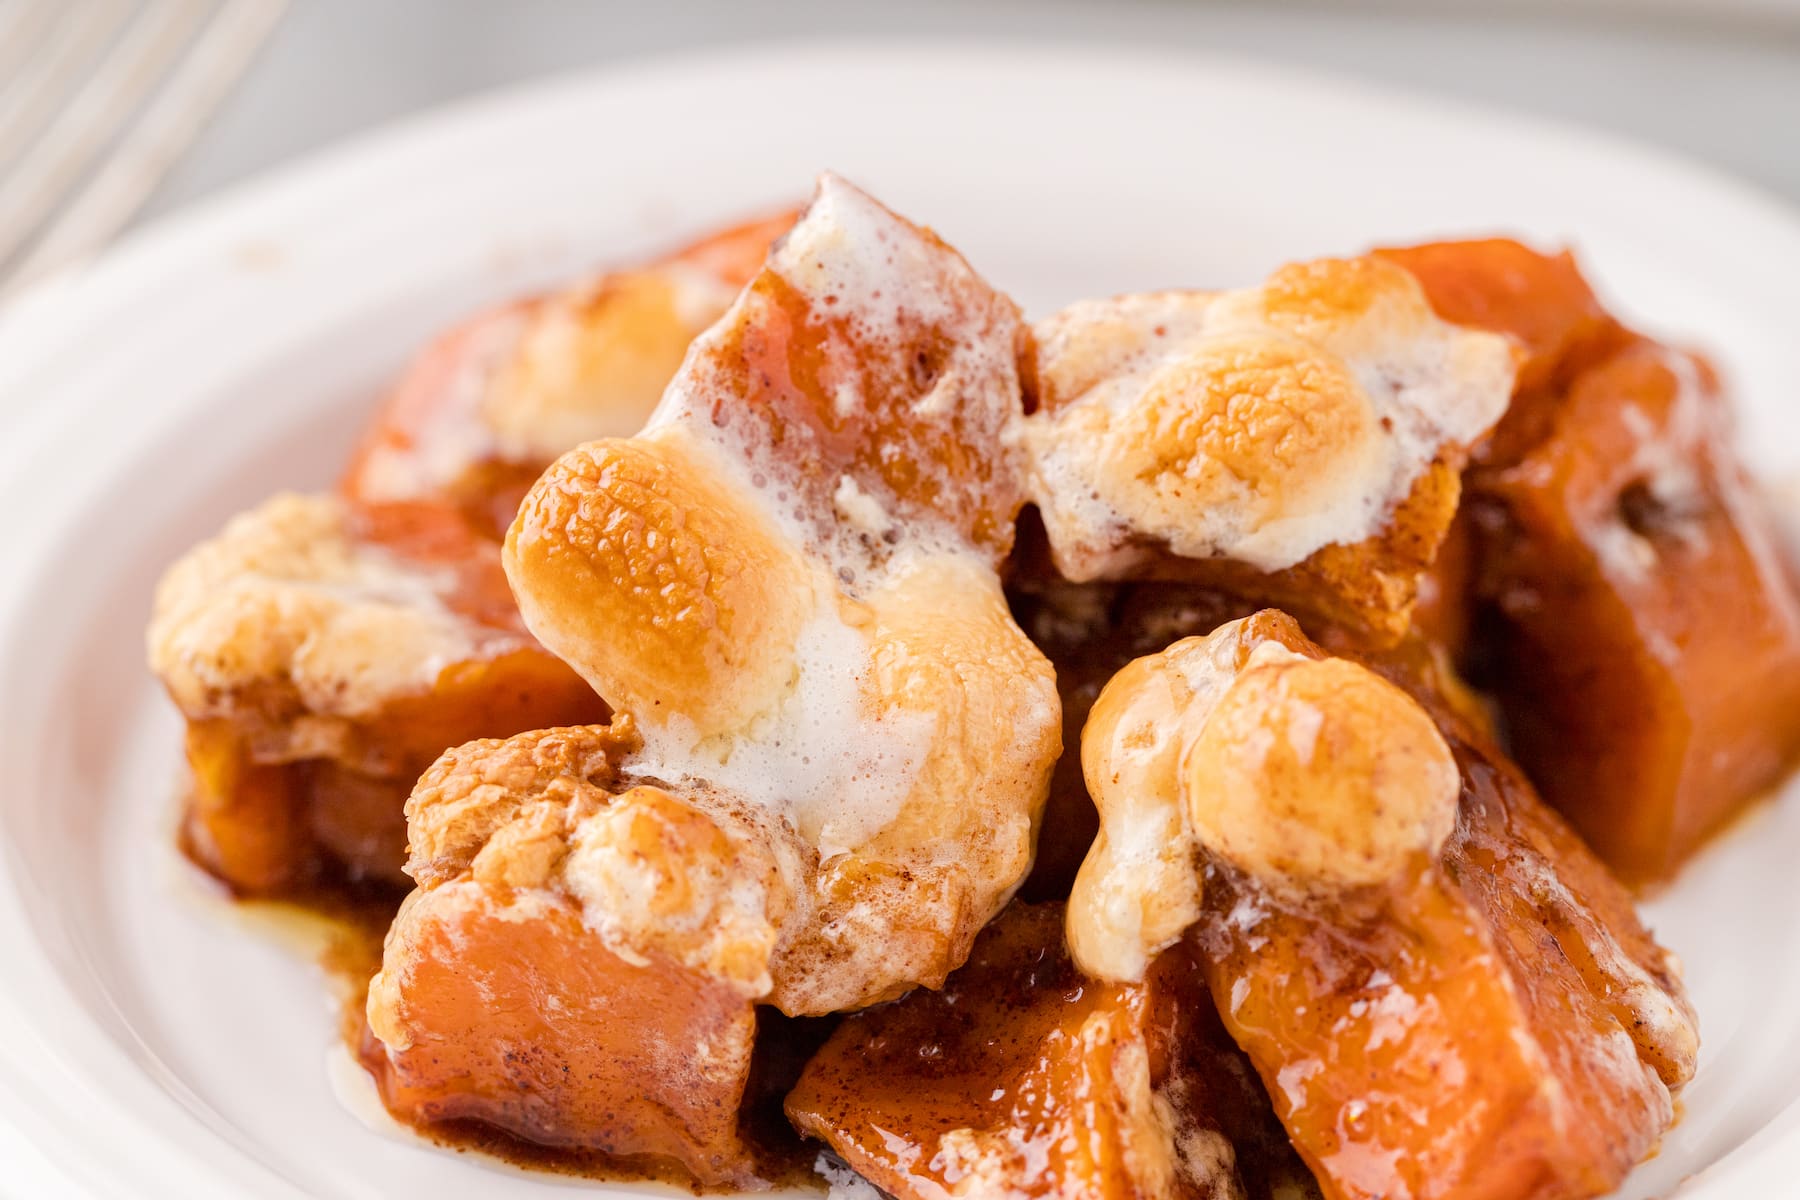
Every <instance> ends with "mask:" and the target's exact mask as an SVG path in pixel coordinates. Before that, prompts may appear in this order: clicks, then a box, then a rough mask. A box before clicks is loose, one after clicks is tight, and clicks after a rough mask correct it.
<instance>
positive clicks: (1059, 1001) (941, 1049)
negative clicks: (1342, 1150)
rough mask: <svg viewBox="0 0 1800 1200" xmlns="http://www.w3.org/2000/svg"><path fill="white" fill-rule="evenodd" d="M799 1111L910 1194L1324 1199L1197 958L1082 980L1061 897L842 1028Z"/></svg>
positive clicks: (1031, 909) (829, 1139) (869, 1174)
mask: <svg viewBox="0 0 1800 1200" xmlns="http://www.w3.org/2000/svg"><path fill="white" fill-rule="evenodd" d="M787 1109H788V1113H789V1115H790V1116H791V1117H792V1119H793V1121H794V1123H795V1125H796V1126H798V1127H799V1128H800V1129H801V1130H802V1131H803V1132H805V1133H807V1134H809V1135H810V1136H813V1137H816V1138H819V1139H820V1140H821V1141H823V1142H825V1143H826V1145H828V1146H830V1147H831V1149H832V1150H833V1151H834V1152H836V1153H837V1154H838V1155H839V1156H840V1157H842V1158H843V1159H844V1161H845V1162H847V1163H849V1164H850V1166H852V1167H853V1168H855V1169H856V1171H857V1172H858V1173H860V1174H861V1175H862V1176H863V1177H864V1178H865V1179H868V1180H869V1181H870V1182H872V1183H874V1184H876V1185H877V1186H878V1187H880V1188H882V1189H883V1190H884V1191H886V1192H888V1193H890V1194H891V1195H894V1196H897V1197H900V1200H947V1198H948V1197H950V1196H956V1195H970V1194H978V1195H982V1196H1000V1197H1008V1196H1010V1197H1020V1198H1023V1197H1069V1198H1074V1197H1112V1198H1118V1200H1125V1198H1129V1197H1142V1198H1144V1200H1150V1198H1152V1197H1157V1198H1162V1197H1170V1198H1173V1197H1182V1198H1185V1200H1237V1198H1239V1197H1247V1198H1249V1200H1269V1198H1272V1197H1274V1196H1276V1195H1284V1196H1288V1197H1291V1198H1292V1200H1302V1198H1304V1197H1307V1196H1312V1195H1316V1194H1317V1193H1316V1191H1315V1190H1314V1189H1313V1188H1312V1186H1311V1182H1312V1181H1311V1180H1310V1178H1308V1177H1307V1176H1306V1172H1305V1168H1304V1167H1302V1166H1301V1165H1300V1164H1299V1162H1298V1161H1297V1160H1296V1159H1295V1158H1294V1156H1293V1152H1292V1150H1291V1149H1290V1148H1289V1147H1288V1145H1287V1142H1286V1139H1285V1137H1284V1136H1283V1135H1282V1133H1281V1128H1280V1126H1279V1125H1278V1124H1277V1123H1276V1122H1275V1120H1274V1117H1273V1115H1272V1114H1271V1113H1270V1112H1269V1108H1268V1099H1267V1097H1266V1096H1265V1095H1264V1094H1263V1091H1262V1087H1261V1085H1260V1083H1258V1081H1257V1080H1256V1078H1255V1075H1254V1073H1253V1072H1252V1071H1251V1069H1250V1066H1249V1064H1248V1062H1247V1061H1246V1060H1244V1059H1243V1058H1242V1056H1241V1055H1239V1054H1238V1052H1237V1050H1236V1048H1235V1047H1234V1046H1232V1044H1231V1042H1230V1040H1229V1039H1228V1038H1227V1037H1226V1036H1225V1033H1224V1030H1223V1028H1222V1027H1221V1026H1220V1024H1219V1020H1218V1016H1217V1014H1216V1012H1215V1011H1214V1010H1213V1007H1212V1000H1211V997H1210V996H1209V995H1208V994H1207V992H1206V984H1205V981H1204V979H1203V978H1202V977H1201V975H1200V972H1199V969H1198V966H1197V964H1196V962H1195V960H1194V958H1193V957H1192V955H1191V954H1190V953H1189V952H1188V951H1187V950H1186V948H1184V947H1177V948H1176V949H1174V950H1171V951H1170V952H1169V953H1168V954H1166V955H1165V956H1163V957H1162V958H1160V959H1158V961H1157V963H1156V966H1155V968H1154V969H1153V970H1152V971H1151V972H1150V974H1149V975H1148V976H1147V977H1146V978H1145V980H1144V981H1143V982H1141V983H1136V984H1102V983H1098V982H1096V981H1094V980H1091V979H1086V978H1084V977H1083V976H1082V975H1081V973H1080V972H1079V971H1077V970H1076V969H1075V967H1074V964H1073V963H1071V962H1070V960H1069V957H1068V954H1067V952H1066V951H1065V950H1064V949H1063V946H1062V906H1061V905H1057V904H1044V905H1030V904H1014V905H1012V906H1011V907H1010V908H1008V909H1007V910H1006V911H1005V912H1004V913H1002V914H1001V915H1000V917H999V918H998V919H997V920H995V922H994V923H993V924H992V925H990V926H989V927H988V928H987V929H986V930H985V931H984V932H983V933H982V935H981V938H980V939H979V940H978V941H977V943H976V946H975V950H974V952H973V953H972V954H971V955H970V958H969V961H968V963H967V964H966V965H964V966H963V967H962V968H961V969H959V970H958V971H957V972H956V973H955V974H954V975H952V976H951V977H950V979H949V981H948V982H947V983H946V984H945V986H944V989H943V990H942V991H941V992H932V991H917V992H914V993H912V994H911V995H909V996H908V997H906V998H905V999H904V1000H902V1001H900V1002H899V1003H898V1004H895V1005H891V1006H888V1007H885V1008H879V1009H874V1010H871V1011H869V1012H867V1013H862V1014H858V1015H856V1016H854V1017H851V1018H849V1019H848V1020H846V1021H844V1022H843V1023H842V1024H841V1025H839V1027H838V1028H837V1030H836V1032H835V1033H833V1035H832V1037H831V1039H830V1040H829V1041H828V1042H827V1043H826V1044H825V1046H824V1047H823V1048H822V1049H821V1050H820V1051H819V1053H818V1054H817V1055H815V1056H814V1057H813V1059H812V1060H811V1061H810V1062H809V1063H808V1064H807V1067H806V1070H805V1071H804V1072H803V1073H802V1075H801V1078H800V1081H799V1083H798V1085H797V1086H796V1087H795V1089H794V1090H793V1091H792V1092H791V1093H789V1095H788V1100H787ZM1284 1187H1285V1188H1287V1189H1291V1190H1286V1191H1283V1190H1281V1189H1282V1188H1284Z"/></svg>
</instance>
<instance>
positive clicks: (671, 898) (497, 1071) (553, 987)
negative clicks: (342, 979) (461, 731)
mask: <svg viewBox="0 0 1800 1200" xmlns="http://www.w3.org/2000/svg"><path fill="white" fill-rule="evenodd" d="M634 746H635V736H634V735H633V734H632V733H631V732H630V729H629V724H628V723H627V724H624V725H620V726H615V727H611V728H607V727H583V728H574V729H557V730H545V731H542V732H539V733H535V734H527V735H524V736H522V737H518V738H513V739H510V740H507V741H484V742H474V743H470V744H469V745H467V746H463V747H460V748H458V749H456V750H453V751H451V752H449V753H447V754H446V755H445V756H444V757H443V759H441V760H440V761H439V762H438V763H437V764H435V765H434V766H433V767H432V769H431V770H430V771H428V772H426V774H425V776H424V777H423V778H422V779H421V780H420V782H419V787H418V790H417V791H416V792H415V793H414V795H413V797H412V800H411V801H410V802H409V810H410V811H409V817H410V818H411V827H412V833H413V849H412V854H413V857H412V861H411V863H410V864H409V867H408V869H409V871H410V872H411V873H412V874H413V876H414V877H415V878H416V879H418V880H419V883H420V886H419V889H418V890H417V891H415V892H414V893H413V894H412V895H411V896H410V897H409V898H408V899H407V901H406V903H405V905H404V906H403V907H402V909H401V912H400V915H399V916H398V917H397V918H396V919H395V921H394V925H393V927H392V929H391V930H390V931H389V933H388V938H387V945H386V948H385V952H384V955H383V963H382V969H381V972H380V973H379V974H378V975H377V976H376V977H375V980H374V982H373V983H372V984H371V985H370V988H369V1001H368V1022H369V1029H370V1031H371V1037H370V1038H369V1039H368V1041H367V1042H366V1044H365V1047H364V1056H365V1061H366V1062H367V1063H368V1065H369V1067H370V1070H371V1072H372V1073H373V1074H374V1076H375V1078H376V1080H377V1082H378V1083H379V1085H380V1087H381V1092H382V1096H383V1099H384V1101H385V1102H386V1104H387V1105H388V1107H389V1109H390V1110H392V1111H393V1112H394V1113H395V1114H396V1115H398V1116H400V1117H401V1118H402V1119H404V1120H407V1121H410V1122H412V1123H415V1124H421V1125H429V1124H432V1123H436V1122H443V1121H458V1120H464V1121H467V1120H474V1121H480V1122H483V1123H485V1124H487V1125H490V1126H493V1127H496V1128H499V1129H501V1130H504V1131H505V1132H507V1133H509V1134H511V1135H513V1136H515V1137H518V1138H521V1139H524V1140H526V1141H528V1142H532V1143H535V1144H538V1145H541V1146H550V1147H558V1148H563V1149H572V1150H580V1151H587V1152H592V1153H598V1154H600V1155H602V1156H604V1157H605V1158H606V1159H607V1160H609V1161H610V1162H611V1163H612V1164H613V1165H614V1166H615V1167H626V1168H632V1169H636V1170H639V1171H649V1172H651V1173H661V1174H672V1175H673V1177H675V1178H678V1179H692V1180H693V1181H695V1182H698V1183H702V1184H707V1185H729V1186H733V1187H756V1186H760V1185H762V1184H763V1183H764V1182H765V1168H764V1167H763V1166H762V1165H760V1164H759V1162H758V1160H757V1156H756V1154H755V1151H754V1148H753V1147H752V1146H751V1145H750V1144H749V1143H748V1142H747V1141H746V1140H745V1138H744V1136H743V1131H742V1130H741V1128H740V1111H739V1110H740V1106H741V1103H742V1101H743V1098H744V1093H745V1088H746V1086H747V1083H748V1080H749V1077H750V1071H751V1052H752V1045H753V1040H754V1037H755V1032H756V1016H755V1001H756V999H757V998H758V997H759V996H760V995H762V994H763V993H764V992H766V990H767V987H768V977H767V969H766V962H767V957H768V952H769V945H768V943H769V941H770V940H771V938H772V931H771V930H770V928H769V926H768V924H767V922H766V920H765V919H764V913H765V911H767V910H768V909H769V908H771V907H772V908H775V909H776V910H778V909H779V904H780V901H779V899H776V900H774V901H772V902H771V901H770V900H769V898H768V897H767V896H766V895H762V894H760V893H761V891H762V889H770V890H776V889H779V886H780V884H779V879H778V873H777V872H776V870H775V868H774V866H773V864H771V863H769V862H768V861H766V860H764V859H761V858H760V857H759V854H758V851H757V849H756V847H755V844H754V842H753V841H752V840H751V839H749V838H748V837H747V836H746V831H745V830H744V829H743V828H742V827H741V826H739V825H737V824H735V823H734V822H733V821H732V820H731V818H730V816H729V815H723V814H718V813H709V812H708V811H707V809H706V806H705V798H704V797H702V798H699V799H698V800H690V799H689V798H685V797H680V796H675V795H671V794H669V793H667V792H665V791H663V790H662V789H660V788H657V787H655V786H652V785H645V784H641V783H635V782H634V781H632V780H631V779H629V778H628V777H626V776H623V775H621V773H620V769H619V768H620V764H621V763H622V762H623V761H624V760H625V759H626V758H627V757H628V755H629V752H630V750H631V749H632V748H633V747H634ZM759 864H760V865H759ZM621 891H625V892H629V893H631V894H632V895H633V897H634V900H635V902H636V904H637V905H638V907H637V909H635V910H628V909H627V907H626V906H623V905H620V904H618V903H617V902H616V901H615V902H614V903H613V904H612V906H611V912H610V915H611V916H612V917H614V918H615V919H614V920H613V921H612V922H611V923H610V924H607V923H599V922H596V921H595V920H594V917H593V914H592V913H591V912H590V911H588V910H589V909H591V907H592V906H593V905H594V904H595V903H602V904H604V903H606V901H607V900H608V899H609V898H611V897H615V896H616V895H617V894H618V893H619V892H621Z"/></svg>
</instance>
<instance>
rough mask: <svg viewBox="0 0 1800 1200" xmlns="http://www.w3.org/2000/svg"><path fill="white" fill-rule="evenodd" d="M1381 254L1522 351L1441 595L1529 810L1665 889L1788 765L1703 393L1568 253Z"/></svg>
mask: <svg viewBox="0 0 1800 1200" xmlns="http://www.w3.org/2000/svg"><path fill="white" fill-rule="evenodd" d="M1383 253H1384V254H1385V255H1386V256H1387V257H1390V258H1391V259H1392V260H1393V261H1395V262H1398V263H1400V264H1401V265H1403V266H1405V267H1406V268H1407V269H1408V270H1410V271H1412V272H1413V273H1414V274H1416V275H1417V276H1418V278H1419V279H1420V281H1421V282H1422V283H1423V284H1424V286H1425V289H1426V292H1427V294H1428V295H1429V296H1430V297H1431V300H1432V303H1433V304H1434V305H1435V306H1436V307H1437V308H1438V309H1439V311H1440V312H1441V313H1442V315H1443V316H1444V317H1445V318H1446V319H1449V320H1453V321H1459V322H1463V323H1466V324H1469V325H1471V326H1476V327H1481V328H1487V329H1494V330H1499V331H1504V332H1507V333H1510V334H1512V335H1514V336H1515V337H1517V338H1518V339H1520V341H1521V343H1522V344H1523V345H1525V346H1526V347H1527V348H1528V350H1529V355H1530V357H1529V358H1528V360H1527V362H1526V364H1525V367H1524V369H1523V370H1522V371H1521V374H1520V380H1519V390H1518V394H1517V395H1516V396H1515V398H1514V401H1513V406H1512V410H1511V411H1510V412H1509V415H1508V417H1507V419H1506V420H1505V422H1503V423H1502V425H1501V426H1500V428H1499V429H1498V430H1496V431H1495V434H1494V436H1493V438H1492V439H1491V440H1490V442H1489V443H1488V444H1487V445H1486V446H1484V447H1482V448H1481V449H1480V450H1479V451H1478V453H1477V455H1476V462H1475V465H1474V466H1473V467H1471V469H1470V470H1469V472H1468V473H1467V476H1466V479H1465V486H1466V488H1467V490H1468V493H1469V500H1468V504H1467V506H1466V508H1467V511H1466V513H1465V521H1466V523H1467V525H1468V526H1469V528H1470V531H1471V540H1472V543H1473V545H1472V549H1471V552H1470V557H1471V559H1472V562H1471V565H1470V567H1469V569H1468V570H1467V571H1466V573H1465V580H1466V582H1465V585H1464V586H1465V592H1464V594H1463V595H1462V596H1460V597H1457V598H1456V600H1455V603H1460V604H1462V605H1463V606H1465V608H1479V609H1481V610H1483V611H1484V612H1485V613H1487V614H1490V615H1491V616H1493V617H1495V618H1497V619H1495V620H1492V621H1489V622H1486V624H1487V625H1489V626H1491V628H1492V634H1493V635H1492V637H1491V639H1489V641H1488V642H1487V643H1486V644H1477V645H1475V646H1473V647H1471V648H1470V651H1469V653H1470V655H1471V657H1473V658H1475V659H1476V660H1477V668H1478V669H1479V671H1480V674H1481V676H1482V682H1483V683H1485V684H1487V685H1489V686H1491V687H1492V688H1493V690H1494V691H1495V693H1496V696H1497V698H1498V700H1499V703H1500V706H1501V708H1502V710H1503V711H1504V713H1505V715H1506V718H1507V722H1508V724H1509V726H1510V728H1511V731H1512V735H1513V746H1514V749H1515V751H1516V753H1517V754H1518V756H1519V760H1520V762H1521V763H1522V764H1523V766H1524V767H1525V769H1526V770H1527V771H1528V772H1529V773H1530V775H1531V777H1532V779H1533V781H1534V782H1535V783H1536V784H1537V786H1538V788H1539V789H1540V790H1541V791H1542V793H1543V794H1544V796H1545V798H1546V799H1547V800H1549V801H1550V802H1551V803H1552V804H1554V805H1555V806H1556V807H1557V808H1558V809H1559V810H1560V811H1561V812H1563V813H1564V814H1565V815H1566V816H1567V817H1568V818H1569V819H1570V820H1571V821H1572V822H1573V823H1574V825H1575V826H1576V828H1577V829H1579V830H1580V831H1581V833H1582V835H1583V837H1584V838H1586V839H1587V841H1588V843H1589V844H1590V845H1592V846H1593V847H1594V848H1595V850H1596V851H1597V852H1598V853H1599V854H1600V856H1601V857H1602V858H1603V859H1605V860H1606V862H1607V863H1608V865H1610V866H1611V867H1612V868H1613V869H1614V870H1615V871H1617V872H1618V873H1619V874H1620V875H1621V876H1622V877H1623V878H1624V879H1625V880H1626V881H1627V882H1629V883H1632V884H1634V885H1638V886H1646V885H1654V884H1657V883H1660V882H1662V881H1665V880H1667V879H1669V878H1670V877H1671V876H1673V875H1674V874H1675V872H1676V871H1677V870H1678V869H1679V868H1680V867H1681V865H1682V864H1683V863H1684V862H1685V861H1686V860H1687V859H1688V858H1689V857H1691V856H1692V855H1693V854H1694V853H1695V851H1696V850H1697V849H1698V848H1699V847H1700V846H1702V845H1703V844H1705V842H1706V841H1707V839H1708V838H1710V837H1711V836H1712V835H1713V834H1715V833H1717V832H1718V831H1719V830H1721V829H1722V828H1724V827H1726V826H1727V825H1728V824H1729V823H1730V822H1731V821H1732V820H1733V818H1735V817H1736V816H1737V815H1738V814H1740V813H1742V812H1743V811H1744V810H1745V808H1746V807H1747V806H1749V805H1750V804H1751V803H1753V802H1754V801H1755V800H1757V799H1758V798H1760V797H1761V796H1763V795H1764V794H1766V792H1767V791H1768V790H1769V789H1770V788H1771V787H1773V786H1774V785H1775V784H1776V783H1777V782H1779V781H1780V780H1781V779H1782V778H1783V777H1784V776H1785V775H1786V774H1787V773H1788V772H1789V771H1790V770H1791V769H1792V767H1793V764H1794V763H1795V761H1796V760H1797V759H1800V599H1797V594H1796V591H1795V585H1794V578H1793V571H1792V568H1791V565H1790V564H1789V563H1788V562H1787V561H1786V560H1785V559H1784V556H1783V549H1782V546H1781V544H1780V541H1779V535H1778V533H1777V532H1776V530H1775V529H1774V528H1773V525H1772V522H1771V520H1770V518H1769V515H1768V513H1767V512H1766V510H1765V508H1764V505H1763V503H1762V501H1761V498H1760V497H1759V496H1758V495H1757V494H1756V490H1755V486H1754V484H1753V483H1752V481H1750V480H1749V478H1748V477H1747V476H1746V474H1745V472H1744V470H1743V467H1742V466H1741V465H1740V463H1739V462H1738V460H1737V457H1736V455H1735V454H1734V453H1733V451H1732V448H1731V444H1730V443H1731V438H1730V433H1731V431H1730V418H1729V412H1728V411H1727V403H1726V397H1725V396H1724V395H1723V393H1722V391H1721V388H1720V385H1719V381H1718V379H1717V378H1716V377H1715V376H1714V374H1713V372H1712V371H1711V369H1710V368H1709V367H1708V366H1707V365H1706V364H1705V363H1704V362H1703V361H1701V360H1698V359H1696V358H1694V357H1692V356H1690V355H1687V354H1684V353H1682V352H1680V351H1677V350H1672V349H1669V348H1666V347H1663V346H1659V345H1657V344H1655V343H1654V342H1652V341H1650V340H1649V339H1646V338H1643V337H1640V336H1638V335H1636V334H1634V333H1632V332H1631V331H1630V330H1628V329H1625V328H1624V327H1623V326H1621V325H1620V324H1619V323H1618V322H1617V321H1615V320H1613V319H1612V318H1611V317H1610V316H1609V315H1607V313H1606V312H1605V310H1604V309H1603V308H1602V307H1601V305H1600V303H1599V301H1598V300H1597V299H1596V298H1595V296H1594V294H1593V292H1592V291H1591V290H1590V289H1589V288H1588V286H1587V284H1586V282H1585V281H1584V280H1583V279H1582V278H1581V274H1580V272H1579V269H1578V268H1577V266H1576V264H1575V263H1574V261H1573V260H1572V259H1571V258H1570V257H1569V256H1568V255H1567V254H1562V255H1557V256H1551V255H1542V254H1538V253H1536V252H1534V251H1532V250H1530V249H1528V248H1527V247H1524V246H1520V245H1518V244H1517V243H1513V242H1499V241H1495V242H1460V243H1442V244H1438V245H1430V246H1420V247H1413V248H1409V249H1404V250H1392V251H1385V252H1383ZM1464 622H1465V623H1466V622H1467V618H1464ZM1483 664H1485V665H1483Z"/></svg>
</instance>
